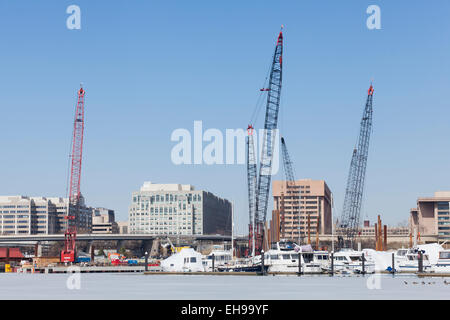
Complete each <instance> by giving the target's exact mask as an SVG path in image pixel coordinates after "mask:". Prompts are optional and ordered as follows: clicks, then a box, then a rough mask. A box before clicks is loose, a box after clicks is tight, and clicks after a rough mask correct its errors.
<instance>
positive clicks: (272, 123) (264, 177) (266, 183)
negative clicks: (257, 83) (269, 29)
mask: <svg viewBox="0 0 450 320" xmlns="http://www.w3.org/2000/svg"><path fill="white" fill-rule="evenodd" d="M282 57H283V32H282V31H280V33H279V34H278V38H277V43H276V46H275V52H274V55H273V60H272V65H271V69H270V77H269V83H268V86H267V87H266V88H264V89H261V91H263V92H267V102H266V116H265V120H264V132H263V140H262V149H261V158H260V167H259V173H258V175H257V178H256V189H254V191H255V195H254V196H253V190H252V189H251V188H252V186H253V183H255V178H254V171H253V170H255V169H256V164H255V165H253V163H250V161H249V160H252V159H249V156H248V157H247V161H248V162H247V178H248V186H249V210H250V212H249V217H250V225H251V226H250V228H251V231H252V232H251V234H249V244H251V245H252V247H251V249H252V250H251V251H252V252H255V253H256V254H259V253H260V252H261V250H262V248H263V244H264V230H265V222H266V215H267V203H268V199H269V191H270V181H271V175H272V159H273V151H274V144H275V139H276V132H275V130H276V129H277V124H278V111H279V107H280V97H281V83H282V60H283V58H282ZM252 128H253V127H252ZM249 137H250V136H249ZM247 141H248V144H247V148H248V150H254V145H253V139H248V140H247ZM255 176H256V175H255ZM253 203H254V209H253ZM249 251H250V250H249Z"/></svg>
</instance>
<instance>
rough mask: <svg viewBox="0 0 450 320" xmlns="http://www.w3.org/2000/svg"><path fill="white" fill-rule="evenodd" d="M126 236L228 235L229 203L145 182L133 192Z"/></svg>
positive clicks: (191, 190)
mask: <svg viewBox="0 0 450 320" xmlns="http://www.w3.org/2000/svg"><path fill="white" fill-rule="evenodd" d="M128 221H129V229H128V230H129V232H130V233H149V234H153V235H207V234H220V235H231V203H230V202H229V201H228V200H226V199H222V198H219V197H217V196H215V195H214V194H212V193H210V192H207V191H202V190H194V187H193V186H192V185H181V184H154V183H151V182H145V183H144V185H143V186H142V187H141V189H140V190H139V191H137V192H133V194H132V199H131V205H130V208H129V219H128Z"/></svg>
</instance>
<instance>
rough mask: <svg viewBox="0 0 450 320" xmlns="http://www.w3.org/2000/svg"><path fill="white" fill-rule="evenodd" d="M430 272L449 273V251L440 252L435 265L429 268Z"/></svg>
mask: <svg viewBox="0 0 450 320" xmlns="http://www.w3.org/2000/svg"><path fill="white" fill-rule="evenodd" d="M431 271H432V272H435V273H450V249H446V250H441V251H440V252H439V259H438V261H437V263H436V264H435V265H433V266H432V267H431Z"/></svg>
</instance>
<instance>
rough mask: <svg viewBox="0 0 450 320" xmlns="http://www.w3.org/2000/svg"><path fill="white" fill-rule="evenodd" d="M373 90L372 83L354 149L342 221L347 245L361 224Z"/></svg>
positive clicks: (351, 242) (351, 241)
mask: <svg viewBox="0 0 450 320" xmlns="http://www.w3.org/2000/svg"><path fill="white" fill-rule="evenodd" d="M373 92H374V89H373V87H372V85H370V88H369V90H368V92H367V101H366V106H365V108H364V113H363V116H362V119H361V127H360V132H359V138H358V146H357V148H355V149H354V150H353V155H352V160H351V163H350V171H349V175H348V180H347V188H346V191H345V199H344V207H343V210H342V216H341V222H340V228H341V230H342V236H345V237H346V241H347V245H350V246H351V245H352V244H353V240H354V238H355V236H356V234H357V232H358V229H359V226H360V213H361V204H362V198H363V192H364V181H365V177H366V167H367V158H368V154H369V141H370V134H371V132H372V114H373V108H372V102H373ZM341 239H342V238H341ZM342 240H343V239H342ZM342 240H341V241H342Z"/></svg>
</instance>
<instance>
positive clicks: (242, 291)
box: [0, 273, 450, 300]
mask: <svg viewBox="0 0 450 320" xmlns="http://www.w3.org/2000/svg"><path fill="white" fill-rule="evenodd" d="M69 276H70V275H67V274H13V273H10V274H5V273H3V274H0V299H1V300H4V299H189V300H191V299H207V300H210V299H224V300H227V299H233V300H234V299H236V300H241V299H250V300H255V299H283V300H286V299H450V278H447V280H445V278H423V279H422V278H417V277H416V276H413V275H411V276H395V277H392V276H390V275H376V276H365V277H362V276H360V277H356V276H353V277H342V276H334V277H328V276H302V277H296V276H266V277H257V276H213V275H143V274H125V273H121V274H117V273H109V274H107V273H101V274H99V273H96V274H85V273H84V274H76V275H75V276H79V279H77V278H70V280H69V281H68V279H69ZM78 280H79V281H78ZM444 281H447V282H448V283H449V285H446V284H445V283H444ZM67 283H69V287H71V288H72V289H69V288H68V284H67ZM78 285H79V289H77V287H78Z"/></svg>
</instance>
